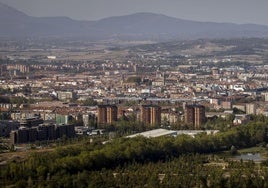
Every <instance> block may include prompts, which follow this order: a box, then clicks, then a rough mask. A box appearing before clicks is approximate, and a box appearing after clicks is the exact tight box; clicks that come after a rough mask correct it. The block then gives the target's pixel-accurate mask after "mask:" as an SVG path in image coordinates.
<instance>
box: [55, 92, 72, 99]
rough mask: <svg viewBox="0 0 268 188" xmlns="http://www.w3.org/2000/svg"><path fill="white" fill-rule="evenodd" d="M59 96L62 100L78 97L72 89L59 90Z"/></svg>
mask: <svg viewBox="0 0 268 188" xmlns="http://www.w3.org/2000/svg"><path fill="white" fill-rule="evenodd" d="M57 96H58V99H59V100H61V101H71V100H73V99H75V98H76V95H75V93H74V92H71V91H59V92H57Z"/></svg>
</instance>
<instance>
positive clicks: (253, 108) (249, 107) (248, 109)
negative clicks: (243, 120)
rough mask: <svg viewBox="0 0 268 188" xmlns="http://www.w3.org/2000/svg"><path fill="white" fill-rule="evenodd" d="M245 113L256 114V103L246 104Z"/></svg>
mask: <svg viewBox="0 0 268 188" xmlns="http://www.w3.org/2000/svg"><path fill="white" fill-rule="evenodd" d="M246 114H253V115H255V114H256V105H255V104H254V103H249V104H246Z"/></svg>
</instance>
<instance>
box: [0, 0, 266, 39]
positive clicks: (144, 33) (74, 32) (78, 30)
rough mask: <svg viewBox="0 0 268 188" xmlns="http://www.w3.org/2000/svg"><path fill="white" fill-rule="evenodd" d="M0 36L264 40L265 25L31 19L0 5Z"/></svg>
mask: <svg viewBox="0 0 268 188" xmlns="http://www.w3.org/2000/svg"><path fill="white" fill-rule="evenodd" d="M0 37H79V38H86V39H90V40H109V39H121V40H124V39H125V40H155V41H159V40H162V41H163V40H171V39H197V38H235V37H268V26H264V25H256V24H241V25H239V24H232V23H214V22H197V21H189V20H183V19H177V18H173V17H168V16H165V15H162V14H153V13H136V14H131V15H126V16H116V17H110V18H105V19H101V20H98V21H77V20H73V19H70V18H68V17H44V18H38V17H31V16H28V15H26V14H25V13H23V12H21V11H18V10H16V9H14V8H12V7H9V6H7V5H5V4H3V3H0Z"/></svg>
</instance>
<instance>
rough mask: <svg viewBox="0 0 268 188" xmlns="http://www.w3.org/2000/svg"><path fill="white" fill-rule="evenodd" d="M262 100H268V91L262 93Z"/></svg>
mask: <svg viewBox="0 0 268 188" xmlns="http://www.w3.org/2000/svg"><path fill="white" fill-rule="evenodd" d="M264 100H265V102H268V93H264Z"/></svg>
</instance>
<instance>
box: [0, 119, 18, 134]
mask: <svg viewBox="0 0 268 188" xmlns="http://www.w3.org/2000/svg"><path fill="white" fill-rule="evenodd" d="M19 127H20V123H19V122H18V121H9V120H2V121H0V137H2V136H3V137H8V136H9V134H10V132H11V131H12V130H17V129H18V128H19Z"/></svg>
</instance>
